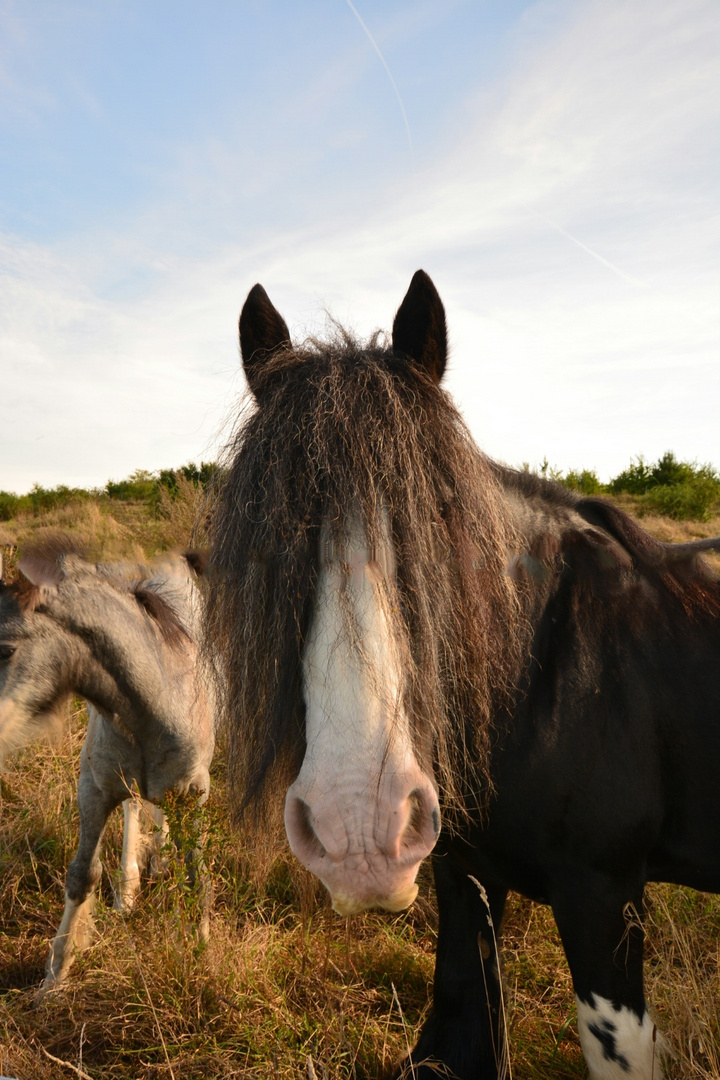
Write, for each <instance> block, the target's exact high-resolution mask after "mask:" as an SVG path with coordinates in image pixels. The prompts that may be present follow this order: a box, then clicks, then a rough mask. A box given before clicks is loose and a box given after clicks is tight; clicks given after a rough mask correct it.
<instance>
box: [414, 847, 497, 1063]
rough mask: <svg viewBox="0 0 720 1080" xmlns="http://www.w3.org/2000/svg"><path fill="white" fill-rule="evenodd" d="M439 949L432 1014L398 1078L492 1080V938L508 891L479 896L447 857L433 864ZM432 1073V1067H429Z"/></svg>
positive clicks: (494, 1006)
mask: <svg viewBox="0 0 720 1080" xmlns="http://www.w3.org/2000/svg"><path fill="white" fill-rule="evenodd" d="M433 869H434V872H435V888H436V891H437V902H438V915H439V927H438V945H437V959H436V965H435V982H434V994H433V1007H432V1011H431V1013H430V1015H429V1017H428V1019H427V1021H426V1023H425V1025H424V1027H423V1029H422V1031H421V1033H420V1038H419V1039H418V1042H417V1045H416V1046H415V1049H414V1050H413V1052H412V1054H411V1058H410V1061H411V1062H412V1069H411V1067H410V1061H406V1062H404V1063H403V1065H402V1066H401V1068H400V1070H399V1072H398V1073H397V1074H396V1075H397V1076H398V1077H399V1076H414V1077H416V1078H417V1080H431V1078H432V1080H437V1076H438V1075H445V1074H444V1073H442V1071H441V1072H440V1073H439V1072H438V1066H440V1065H442V1066H445V1069H446V1071H447V1075H448V1076H452V1077H457V1078H458V1080H496V1078H497V1077H498V1075H499V1071H500V1067H501V1063H502V1061H503V1056H504V1049H503V1046H504V1044H503V1033H502V1024H501V998H502V988H501V983H500V972H499V967H498V957H497V949H496V937H495V935H496V934H497V933H499V928H500V921H501V919H502V913H503V909H504V906H505V898H506V896H507V890H506V889H505V888H500V887H497V886H496V887H487V888H483V889H480V888H478V886H477V884H476V883H475V882H474V881H473V880H472V879H471V878H469V877H468V876H467V873H466V872H465V870H463V869H461V868H460V867H459V866H457V865H456V864H455V862H454V860H453V857H452V855H450V854H439V855H436V856H434V858H433ZM434 1065H435V1067H433V1066H434Z"/></svg>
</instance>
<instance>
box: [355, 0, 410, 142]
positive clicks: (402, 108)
mask: <svg viewBox="0 0 720 1080" xmlns="http://www.w3.org/2000/svg"><path fill="white" fill-rule="evenodd" d="M346 2H347V6H348V7H349V8H350V10H351V11H352V13H353V15H354V16H355V18H356V19H357V21H358V22H359V23H360V25H361V26H362V28H363V30H364V31H365V33H366V34H367V38H368V41H369V42H370V44H371V45H372V47H373V49H374V50H375V52H376V53H377V54H378V56H379V57H380V63H381V64H382V66H383V67H384V68H385V71H386V72H387V77H388V79H389V80H390V82H391V83H392V88H393V90H394V91H395V97H396V98H397V99H398V105H399V106H400V112H401V113H402V117H403V121H404V123H405V130H406V132H407V137H408V143H409V144H410V150H411V152H414V148H413V141H412V135H411V134H410V125H409V124H408V118H407V113H406V112H405V106H404V105H403V100H402V98H401V97H400V91H399V90H398V88H397V84H396V82H395V80H394V79H393V77H392V72H391V71H390V68H389V67H388V66H387V63H386V62H385V57H384V56H383V54H382V53H381V52H380V47H379V45H378V43H377V41H376V40H375V38H374V37H373V36H372V34H371V33H370V31H369V30H368V28H367V26H366V25H365V23H364V22H363V21H362V19H361V18H360V12H359V11H358V9H357V8H356V7H355V5H354V4H353V3H352V0H346Z"/></svg>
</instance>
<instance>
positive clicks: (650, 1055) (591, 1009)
mask: <svg viewBox="0 0 720 1080" xmlns="http://www.w3.org/2000/svg"><path fill="white" fill-rule="evenodd" d="M575 1000H576V1001H577V1011H578V1029H579V1032H580V1045H581V1046H582V1050H583V1054H584V1056H585V1062H586V1064H587V1067H588V1069H589V1071H590V1080H663V1076H664V1073H663V1070H662V1065H661V1060H660V1058H661V1053H662V1042H661V1039H660V1036H659V1034H658V1033H657V1029H656V1028H655V1025H654V1024H653V1022H652V1020H651V1019H650V1016H649V1014H648V1013H647V1011H646V1012H645V1015H644V1016H643V1017H642V1019H641V1018H640V1017H639V1016H638V1015H637V1013H635V1012H633V1010H632V1009H628V1008H627V1007H625V1006H621V1007H620V1008H616V1007H615V1006H614V1005H613V1003H612V1002H611V1001H608V1000H607V998H603V997H600V996H599V995H598V994H592V995H591V1002H590V1003H588V1002H586V1001H581V1000H580V999H579V998H576V999H575Z"/></svg>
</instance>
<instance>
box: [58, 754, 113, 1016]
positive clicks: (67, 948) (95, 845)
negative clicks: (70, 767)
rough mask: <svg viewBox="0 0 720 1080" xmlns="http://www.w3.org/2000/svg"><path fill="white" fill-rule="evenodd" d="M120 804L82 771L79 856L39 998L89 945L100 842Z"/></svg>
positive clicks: (70, 869) (71, 870)
mask: <svg viewBox="0 0 720 1080" xmlns="http://www.w3.org/2000/svg"><path fill="white" fill-rule="evenodd" d="M118 802H119V800H118V799H116V798H112V797H111V796H109V795H108V794H107V793H106V792H104V791H102V790H101V789H100V788H99V787H98V786H97V784H96V783H95V780H94V778H93V776H92V773H91V772H90V770H89V769H85V768H84V767H81V771H80V780H79V782H78V807H79V810H80V842H79V844H78V850H77V855H76V856H75V858H74V859H73V861H72V862H71V863H70V866H69V867H68V871H67V876H66V879H65V911H64V912H63V917H62V921H61V923H60V926H59V927H58V931H57V933H56V935H55V938H54V939H53V942H52V945H51V946H50V956H49V957H48V961H47V965H46V968H45V980H44V982H43V984H42V986H41V988H40V991H39V996H40V997H42V995H43V994H45V993H46V992H47V991H48V990H50V989H51V988H53V987H57V986H58V985H59V984H60V983H61V982H62V981H63V980H64V979H65V978H66V976H67V973H68V971H69V969H70V966H71V964H72V962H73V960H74V950H75V949H78V950H82V949H85V948H87V946H88V945H89V944H90V940H91V937H92V931H93V917H92V909H93V905H94V899H95V887H96V885H97V883H98V881H99V880H100V875H101V874H102V864H101V862H100V858H99V854H98V852H99V848H100V841H101V839H102V834H103V831H104V829H105V825H106V823H107V819H108V817H109V816H110V813H111V812H112V810H114V808H115V807H116V806H117V804H118Z"/></svg>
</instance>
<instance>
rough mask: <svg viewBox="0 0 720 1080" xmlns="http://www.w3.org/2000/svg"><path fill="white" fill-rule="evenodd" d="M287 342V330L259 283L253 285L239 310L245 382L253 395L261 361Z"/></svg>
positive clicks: (288, 333) (288, 336) (287, 343)
mask: <svg viewBox="0 0 720 1080" xmlns="http://www.w3.org/2000/svg"><path fill="white" fill-rule="evenodd" d="M289 344H290V331H289V330H288V328H287V324H286V322H285V320H284V319H283V317H282V315H281V314H280V313H279V311H277V310H276V309H275V308H274V307H273V305H272V303H271V302H270V297H269V296H268V294H267V293H266V292H265V290H264V289H263V287H262V285H254V286H253V287H252V289H251V290H250V292H249V293H248V298H247V300H246V301H245V303H244V304H243V309H242V311H241V312H240V352H241V354H242V362H243V367H244V369H245V376H246V378H247V381H248V385H249V386H250V389H251V390H252V392H253V394H255V397H257V386H258V382H259V381H260V380H259V379H258V376H259V373H260V369H261V368H262V365H263V363H264V362H265V360H266V359H267V358H268V356H270V355H272V353H274V352H275V350H276V349H279V348H280V346H281V345H289Z"/></svg>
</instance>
